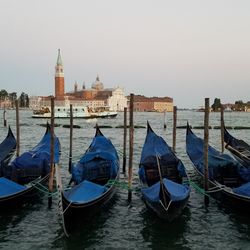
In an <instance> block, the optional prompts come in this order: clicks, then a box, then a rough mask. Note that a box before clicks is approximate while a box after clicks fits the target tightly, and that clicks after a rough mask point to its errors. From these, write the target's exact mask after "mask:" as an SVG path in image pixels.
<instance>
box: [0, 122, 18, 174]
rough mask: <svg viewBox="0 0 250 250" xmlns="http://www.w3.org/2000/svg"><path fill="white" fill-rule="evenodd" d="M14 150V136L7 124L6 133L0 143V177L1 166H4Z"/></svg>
mask: <svg viewBox="0 0 250 250" xmlns="http://www.w3.org/2000/svg"><path fill="white" fill-rule="evenodd" d="M15 150H16V138H15V136H14V135H13V133H12V131H11V128H10V126H9V129H8V134H7V136H6V137H5V139H4V140H3V141H2V142H1V144H0V177H1V176H2V168H4V167H6V166H7V165H8V164H9V162H10V160H11V158H12V156H13V155H14V153H15Z"/></svg>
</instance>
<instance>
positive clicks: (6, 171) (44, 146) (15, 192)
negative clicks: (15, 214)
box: [0, 124, 60, 210]
mask: <svg viewBox="0 0 250 250" xmlns="http://www.w3.org/2000/svg"><path fill="white" fill-rule="evenodd" d="M50 141H51V128H50V125H49V124H48V125H47V128H46V132H45V134H44V136H43V137H42V139H41V141H40V142H39V143H38V144H37V145H36V146H35V147H34V148H33V149H32V150H30V151H26V152H24V153H23V154H21V155H20V156H18V157H16V158H15V159H14V160H13V161H12V162H10V164H8V165H7V166H5V167H3V168H2V176H1V177H0V210H6V209H10V208H11V209H16V208H17V205H20V206H21V205H22V204H23V203H25V202H27V201H32V198H33V197H34V196H35V195H36V194H37V193H38V189H41V185H43V184H45V183H46V182H47V180H48V178H49V173H50V144H51V142H50ZM54 142H55V143H54V163H58V162H59V154H60V143H59V139H58V138H57V137H55V139H54Z"/></svg>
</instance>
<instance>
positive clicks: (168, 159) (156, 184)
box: [139, 123, 190, 221]
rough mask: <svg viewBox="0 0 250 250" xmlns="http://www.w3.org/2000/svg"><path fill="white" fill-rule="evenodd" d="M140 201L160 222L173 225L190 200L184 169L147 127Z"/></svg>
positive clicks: (140, 171) (140, 169) (171, 151)
mask: <svg viewBox="0 0 250 250" xmlns="http://www.w3.org/2000/svg"><path fill="white" fill-rule="evenodd" d="M139 179H140V183H141V193H142V197H143V200H144V201H145V203H146V205H147V206H148V207H149V209H150V210H151V211H153V212H154V213H155V214H156V215H157V216H158V217H159V218H161V219H164V220H166V221H173V220H174V219H175V218H177V217H178V216H179V215H180V214H181V213H182V211H183V209H184V208H185V207H186V205H187V203H188V199H189V196H190V186H189V179H188V176H187V174H186V171H185V167H184V165H183V163H182V161H181V160H180V159H178V158H177V156H176V154H175V153H174V152H173V150H172V149H171V148H170V147H169V145H168V144H167V143H166V142H165V141H164V139H163V138H162V137H160V136H158V135H156V134H155V132H154V131H153V130H152V128H151V126H150V125H149V123H147V135H146V139H145V142H144V145H143V149H142V153H141V160H140V165H139Z"/></svg>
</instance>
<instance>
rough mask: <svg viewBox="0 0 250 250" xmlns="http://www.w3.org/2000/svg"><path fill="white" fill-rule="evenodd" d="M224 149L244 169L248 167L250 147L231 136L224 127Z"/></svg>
mask: <svg viewBox="0 0 250 250" xmlns="http://www.w3.org/2000/svg"><path fill="white" fill-rule="evenodd" d="M224 142H225V148H226V149H228V150H229V151H230V152H231V153H232V155H233V156H234V158H235V159H236V160H238V161H239V162H240V163H241V164H242V165H244V166H245V167H250V145H249V144H247V143H246V142H245V141H243V140H241V139H237V138H235V137H234V136H232V135H231V134H230V133H229V132H228V130H227V129H226V127H225V126H224Z"/></svg>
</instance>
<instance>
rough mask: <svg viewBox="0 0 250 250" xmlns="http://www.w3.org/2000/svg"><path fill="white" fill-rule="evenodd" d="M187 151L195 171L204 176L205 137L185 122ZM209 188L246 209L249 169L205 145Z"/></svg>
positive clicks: (249, 201) (248, 204) (249, 197)
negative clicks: (196, 132) (205, 147)
mask: <svg viewBox="0 0 250 250" xmlns="http://www.w3.org/2000/svg"><path fill="white" fill-rule="evenodd" d="M186 151H187V154H188V156H189V158H190V160H191V161H192V163H193V166H194V169H195V170H196V173H197V174H198V175H199V176H200V177H201V178H202V179H203V178H204V140H203V139H201V138H199V137H197V136H196V135H195V134H194V133H193V131H192V130H191V128H190V127H189V126H187V131H186ZM208 175H209V178H208V181H209V191H210V192H211V194H212V195H213V196H214V197H215V198H216V199H217V200H218V201H221V202H222V203H223V204H225V203H226V204H227V205H230V207H234V208H238V209H243V210H246V211H249V209H250V172H249V169H248V168H246V167H244V166H243V165H241V164H240V163H239V162H238V161H236V160H235V159H234V158H232V157H231V156H230V155H227V154H222V153H220V152H219V151H217V150H216V149H215V148H213V147H211V146H209V147H208Z"/></svg>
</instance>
